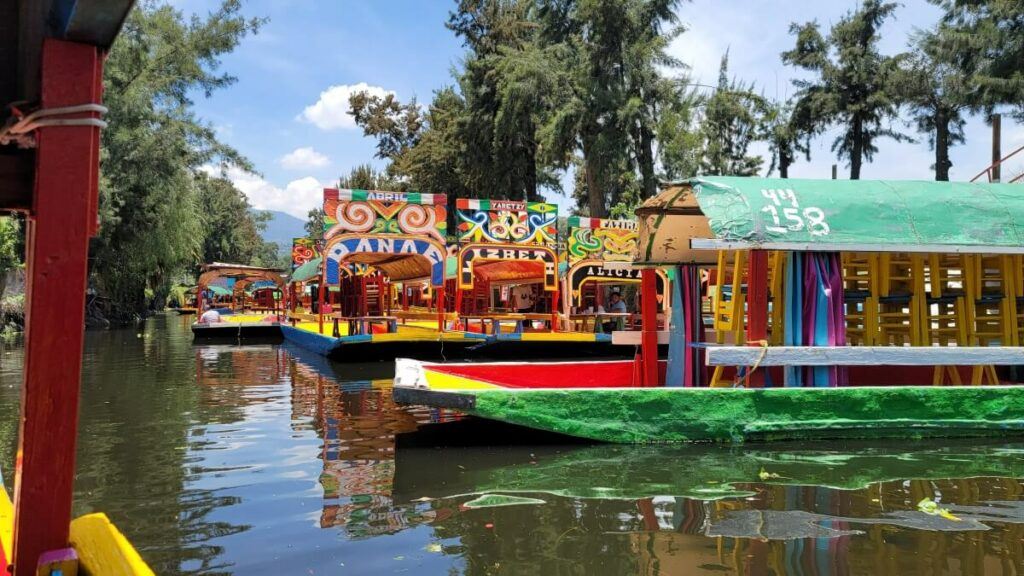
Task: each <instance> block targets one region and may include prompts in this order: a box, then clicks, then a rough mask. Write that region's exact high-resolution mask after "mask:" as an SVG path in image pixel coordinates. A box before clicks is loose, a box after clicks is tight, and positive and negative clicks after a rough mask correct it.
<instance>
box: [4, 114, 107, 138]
mask: <svg viewBox="0 0 1024 576" xmlns="http://www.w3.org/2000/svg"><path fill="white" fill-rule="evenodd" d="M10 109H11V111H12V112H13V114H12V116H11V117H10V118H9V119H8V120H7V123H6V124H4V125H3V126H0V145H7V144H11V143H14V144H16V145H17V146H18V147H19V148H35V146H36V139H35V135H34V132H35V131H36V130H38V129H39V128H47V127H52V126H88V127H92V128H106V127H107V123H106V122H104V121H103V120H101V119H100V118H69V117H68V116H76V115H79V114H90V113H91V114H100V115H103V114H106V113H107V111H108V110H107V107H106V106H103V105H101V104H79V105H77V106H59V107H57V108H40V109H39V110H36V111H34V112H31V113H29V114H24V113H23V112H22V111H21V110H19V109H18V108H17V107H16V106H14V105H11V106H10Z"/></svg>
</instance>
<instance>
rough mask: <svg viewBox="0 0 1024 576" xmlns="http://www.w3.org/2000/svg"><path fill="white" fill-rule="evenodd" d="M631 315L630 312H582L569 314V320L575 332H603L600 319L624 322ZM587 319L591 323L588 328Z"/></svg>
mask: <svg viewBox="0 0 1024 576" xmlns="http://www.w3.org/2000/svg"><path fill="white" fill-rule="evenodd" d="M632 317H633V314H632V313H630V312H584V313H581V314H570V315H569V321H570V322H571V323H572V324H573V330H575V331H577V332H594V333H595V334H604V326H603V322H602V320H622V321H623V323H624V322H625V321H626V320H629V319H630V318H632ZM588 321H589V322H590V323H592V325H591V326H590V327H589V328H588V327H587V324H588ZM577 323H578V326H579V327H577ZM620 329H621V323H620Z"/></svg>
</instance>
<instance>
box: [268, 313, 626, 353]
mask: <svg viewBox="0 0 1024 576" xmlns="http://www.w3.org/2000/svg"><path fill="white" fill-rule="evenodd" d="M281 331H282V333H283V335H284V337H285V339H287V340H289V341H292V342H294V343H295V344H297V345H299V346H302V347H304V348H307V349H309V350H312V351H314V352H317V353H318V354H321V355H324V356H329V357H331V358H333V359H336V360H342V361H363V360H370V359H387V360H393V359H394V358H396V357H398V356H407V357H408V356H411V357H415V358H422V359H451V358H469V357H473V358H519V359H526V358H545V357H563V358H570V357H573V358H579V357H587V356H601V357H608V356H616V355H618V356H628V355H632V353H633V350H632V348H629V349H627V348H624V347H621V346H614V345H613V344H612V343H611V336H610V335H607V334H588V333H580V332H529V331H527V332H519V333H501V334H483V333H480V332H475V331H463V330H446V331H443V332H442V331H439V330H437V323H436V322H428V321H408V322H406V323H400V324H399V325H398V331H397V332H392V333H388V332H387V331H386V330H385V329H384V327H383V326H380V327H374V331H373V332H372V333H371V334H349V333H348V328H347V326H346V323H345V322H339V323H338V331H337V334H338V336H334V335H333V334H334V326H333V324H332V323H331V322H325V323H324V328H323V334H321V333H320V325H319V323H317V322H311V321H308V320H307V321H301V322H296V323H295V325H294V326H290V325H287V324H286V325H282V326H281Z"/></svg>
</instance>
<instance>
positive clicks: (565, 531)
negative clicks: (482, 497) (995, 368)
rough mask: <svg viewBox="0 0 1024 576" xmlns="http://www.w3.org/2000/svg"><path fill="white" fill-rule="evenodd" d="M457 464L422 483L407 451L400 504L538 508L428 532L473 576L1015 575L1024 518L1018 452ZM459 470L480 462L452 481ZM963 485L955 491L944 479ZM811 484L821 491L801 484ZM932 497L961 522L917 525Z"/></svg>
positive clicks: (732, 454) (475, 453) (470, 455)
mask: <svg viewBox="0 0 1024 576" xmlns="http://www.w3.org/2000/svg"><path fill="white" fill-rule="evenodd" d="M455 454H458V456H457V457H456V458H454V460H453V461H451V464H455V465H456V468H455V469H454V470H453V469H452V466H447V467H445V468H443V469H439V468H433V469H431V468H427V467H425V466H423V464H424V463H425V462H427V461H429V460H430V458H431V456H430V453H429V452H428V451H418V452H417V451H410V452H408V453H406V452H402V451H400V452H399V458H398V462H399V469H398V474H397V477H396V499H397V500H402V499H406V498H409V497H411V496H412V495H413V494H421V493H427V494H441V495H446V496H441V497H439V498H438V499H437V500H434V501H433V502H432V503H433V504H434V505H435V506H436V507H438V508H439V509H458V508H459V505H460V504H464V503H465V502H466V501H468V500H470V499H471V498H475V497H476V495H478V494H481V493H486V494H499V493H500V494H515V495H519V496H522V495H529V496H530V497H532V498H536V499H543V500H544V501H545V504H544V505H522V506H509V507H501V508H493V509H491V510H472V511H464V512H463V513H461V514H460V515H458V516H454V517H453V518H452V519H451V520H449V521H448V522H445V523H438V524H436V525H435V526H434V529H435V533H436V534H437V536H438V537H439V538H451V537H452V535H458V536H460V545H459V546H458V547H457V548H456V549H453V550H452V552H453V553H458V554H460V555H463V556H464V557H465V558H466V559H467V561H468V564H467V570H466V572H467V573H471V574H490V573H494V572H495V571H496V570H497V568H496V567H504V569H505V570H509V571H511V572H513V573H549V572H557V573H562V572H565V573H570V574H576V573H579V574H592V573H599V574H616V573H642V574H690V573H702V572H707V573H715V572H718V573H730V574H794V575H831V574H866V573H874V574H1018V573H1020V571H1021V570H1022V569H1024V555H1022V539H1021V537H1022V535H1024V531H1022V524H1024V504H1022V503H1021V501H1020V497H1021V484H1020V482H1019V481H1017V480H1014V479H1011V478H1016V477H1021V476H1024V469H1022V466H1024V461H1022V459H1021V458H1020V454H1021V446H1020V445H1012V446H1006V445H998V444H996V445H993V444H985V443H981V444H979V443H977V442H976V441H975V442H946V443H944V444H937V443H926V444H922V443H914V444H905V445H902V446H900V445H898V444H897V445H892V444H889V445H877V444H876V445H871V444H864V443H855V444H846V445H844V447H843V449H842V450H838V449H836V448H832V447H823V446H813V445H812V446H799V445H776V446H760V447H758V446H747V447H741V448H723V447H692V446H691V447H664V446H661V447H607V446H602V447H593V448H583V449H578V448H575V449H574V448H570V449H564V448H561V449H548V450H531V451H530V452H529V453H525V454H524V453H522V451H520V450H516V449H512V450H500V451H498V450H479V449H468V450H461V451H457V452H455ZM503 461H509V462H508V463H506V462H503ZM466 462H477V463H478V464H480V463H485V464H484V465H483V466H477V467H475V468H472V469H470V468H469V467H468V466H463V467H462V468H458V465H459V464H463V465H464V464H465V463H466ZM428 470H430V471H429V472H428ZM763 475H771V476H773V477H771V478H767V479H764V478H762V476H763ZM776 475H777V477H774V476H776ZM957 475H959V476H964V478H958V479H949V478H950V476H957ZM973 476H980V477H973ZM997 476H1005V477H1001V478H1000V477H997ZM814 483H821V484H823V485H806V484H814ZM679 494H687V495H689V497H687V496H680V495H679ZM700 494H703V496H698V497H694V495H700ZM926 497H927V498H931V499H934V500H936V501H939V502H942V506H944V507H947V508H948V509H949V510H950V511H951V512H952V513H953V514H954V515H955V516H956V517H958V519H959V520H948V519H944V518H942V517H939V516H933V515H929V514H925V513H924V512H921V511H919V510H918V509H917V503H918V502H920V501H921V500H922V499H923V498H926ZM481 523H483V525H484V526H486V525H491V526H492V527H493V528H492V530H491V532H493V533H488V531H487V530H486V529H484V530H481Z"/></svg>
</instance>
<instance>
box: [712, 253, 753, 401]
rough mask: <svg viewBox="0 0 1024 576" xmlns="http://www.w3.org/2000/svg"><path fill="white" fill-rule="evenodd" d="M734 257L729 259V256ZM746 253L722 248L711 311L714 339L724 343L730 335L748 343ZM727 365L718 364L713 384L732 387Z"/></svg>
mask: <svg viewBox="0 0 1024 576" xmlns="http://www.w3.org/2000/svg"><path fill="white" fill-rule="evenodd" d="M730 255H731V256H732V261H731V262H730V260H729V256H730ZM745 277H746V252H745V251H743V250H719V251H718V267H717V270H716V274H715V285H714V291H713V292H712V294H711V298H712V300H711V310H712V311H713V314H714V320H713V323H712V325H713V327H714V329H715V341H716V342H717V343H719V344H725V343H726V341H727V339H726V337H727V336H729V335H731V336H732V342H733V343H734V344H736V345H741V344H743V343H744V342H745V336H746V333H745V328H746V326H745V320H746V296H745V294H744V290H745V287H744V280H745ZM724 370H725V367H724V366H716V367H715V370H714V372H713V373H712V376H711V383H710V386H711V387H723V386H731V385H732V383H730V382H724V381H723V375H724Z"/></svg>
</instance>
